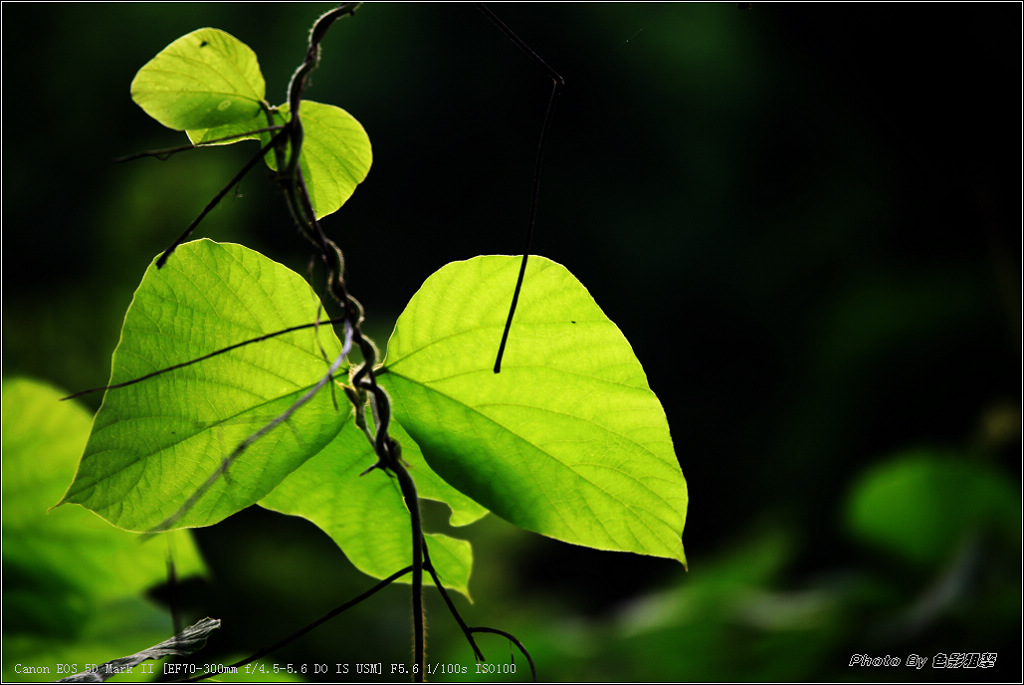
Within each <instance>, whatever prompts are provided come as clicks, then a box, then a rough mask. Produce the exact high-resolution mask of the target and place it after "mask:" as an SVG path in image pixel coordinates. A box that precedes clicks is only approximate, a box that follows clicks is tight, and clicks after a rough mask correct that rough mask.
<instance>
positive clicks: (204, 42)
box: [199, 40, 209, 48]
mask: <svg viewBox="0 0 1024 685" xmlns="http://www.w3.org/2000/svg"><path fill="white" fill-rule="evenodd" d="M207 45H209V43H207V42H206V41H205V40H204V41H203V42H202V43H200V44H199V47H201V48H205V47H206V46H207Z"/></svg>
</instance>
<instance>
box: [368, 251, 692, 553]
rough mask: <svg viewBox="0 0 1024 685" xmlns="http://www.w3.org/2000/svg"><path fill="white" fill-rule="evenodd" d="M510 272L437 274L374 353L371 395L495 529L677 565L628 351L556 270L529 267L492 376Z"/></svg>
mask: <svg viewBox="0 0 1024 685" xmlns="http://www.w3.org/2000/svg"><path fill="white" fill-rule="evenodd" d="M519 264H520V259H519V258H518V257H504V256H488V257H476V258H474V259H471V260H468V261H464V262H456V263H453V264H449V265H447V266H445V267H444V268H442V269H441V270H440V271H438V272H436V273H435V274H433V275H432V276H431V277H430V278H428V279H427V281H426V282H425V283H424V284H423V286H422V287H421V288H420V290H419V292H417V293H416V294H415V295H414V296H413V298H412V300H411V301H410V302H409V305H408V306H407V307H406V309H405V311H404V312H402V315H401V316H400V317H399V319H398V323H397V324H396V326H395V332H394V334H393V335H392V336H391V340H390V342H389V343H388V351H387V357H386V360H385V368H384V370H383V371H382V374H383V375H382V376H381V382H382V383H383V384H384V385H385V386H386V387H387V388H388V390H389V391H390V392H391V395H392V398H393V399H394V411H395V415H396V417H397V418H398V420H399V421H400V422H401V423H402V425H403V426H404V427H405V429H406V430H407V431H408V432H409V434H410V435H411V436H412V437H413V439H414V440H415V441H416V443H417V444H418V445H419V446H420V449H422V451H423V455H424V456H425V457H426V460H427V462H428V463H429V464H430V465H431V467H432V468H433V469H434V470H435V471H437V473H438V474H439V475H440V476H441V477H443V478H444V479H445V480H446V481H448V482H449V483H451V484H452V485H454V486H455V487H456V488H458V489H459V490H461V491H462V492H464V493H466V494H467V495H469V496H470V497H472V498H473V499H475V500H476V501H477V502H479V503H480V504H482V505H484V506H485V507H487V508H488V509H490V510H491V511H493V512H494V513H496V514H498V515H499V516H501V517H502V518H504V519H506V520H508V521H510V522H512V523H515V524H517V525H519V526H521V527H523V528H527V529H529V530H534V531H536V532H539V533H543V534H545V535H549V536H551V537H554V538H558V539H560V540H564V541H567V542H572V543H576V544H581V545H586V546H589V547H595V548H598V549H608V550H622V551H630V552H638V553H641V554H650V555H654V556H662V557H668V558H673V559H678V560H679V561H681V562H683V563H684V564H685V560H686V557H685V555H684V553H683V546H682V542H681V535H682V531H683V524H684V522H685V518H686V506H687V490H686V481H685V479H684V478H683V474H682V471H681V470H680V468H679V463H678V461H677V460H676V457H675V454H674V452H673V449H672V439H671V437H670V435H669V430H668V422H667V421H666V418H665V412H664V410H663V409H662V407H661V404H660V403H659V402H658V398H657V397H655V395H654V393H653V392H651V390H650V388H649V386H648V384H647V377H646V376H645V375H644V371H643V368H642V367H641V366H640V362H639V361H638V360H637V359H636V356H635V355H634V354H633V350H632V348H631V347H630V346H629V343H628V342H627V341H626V339H625V337H623V335H622V333H621V332H620V331H619V329H618V328H617V327H616V326H615V324H613V323H612V322H611V321H609V320H608V317H607V316H605V314H604V313H603V312H602V311H601V309H600V308H599V307H598V306H597V304H596V303H595V302H594V300H593V298H592V297H591V296H590V294H589V293H588V292H587V290H586V289H585V288H584V287H583V286H582V285H581V284H580V282H579V281H578V280H576V278H575V277H573V275H572V274H570V273H569V272H568V271H567V270H566V269H565V268H564V267H562V266H561V265H559V264H556V263H554V262H551V261H549V260H547V259H544V258H542V257H532V258H531V259H530V261H529V268H528V270H527V274H526V280H525V282H524V285H523V290H522V294H521V297H520V301H519V306H518V309H517V311H516V316H515V321H514V323H513V325H512V331H511V336H510V338H509V342H508V347H507V349H506V350H505V356H504V360H503V362H502V367H501V373H498V374H495V373H494V370H493V367H494V360H495V354H496V351H497V347H498V342H499V340H500V339H501V333H502V329H503V327H504V324H505V317H506V314H507V311H508V305H509V300H510V298H511V292H512V288H513V286H514V284H515V280H516V275H517V271H518V269H519Z"/></svg>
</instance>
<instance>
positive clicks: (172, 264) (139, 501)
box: [63, 240, 350, 531]
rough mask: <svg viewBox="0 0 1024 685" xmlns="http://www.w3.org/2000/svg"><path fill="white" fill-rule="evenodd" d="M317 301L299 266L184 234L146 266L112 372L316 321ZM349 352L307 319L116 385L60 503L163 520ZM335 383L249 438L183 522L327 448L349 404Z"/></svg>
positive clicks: (251, 491)
mask: <svg viewBox="0 0 1024 685" xmlns="http://www.w3.org/2000/svg"><path fill="white" fill-rule="evenodd" d="M318 302H319V301H318V299H317V297H316V295H315V293H313V291H312V290H311V289H310V287H309V285H307V284H306V282H305V281H304V280H303V279H302V278H301V277H300V276H299V275H298V274H296V273H295V272H293V271H291V270H290V269H288V268H286V267H284V266H282V265H281V264H278V263H276V262H273V261H271V260H269V259H267V258H266V257H263V256H262V255H260V254H259V253H257V252H254V251H252V250H249V249H247V248H245V247H242V246H240V245H232V244H218V243H214V242H212V241H210V240H200V241H196V242H192V243H186V244H185V245H182V246H181V247H179V248H178V249H177V251H176V252H175V253H174V256H173V257H172V258H171V260H170V261H169V262H168V263H167V265H166V266H165V267H164V268H163V269H157V268H156V265H155V262H154V264H152V265H150V267H149V269H148V270H147V271H146V274H145V276H144V277H143V279H142V283H141V284H140V285H139V289H138V290H137V291H136V293H135V297H134V299H133V300H132V303H131V305H130V306H129V308H128V312H127V314H126V315H125V322H124V326H123V328H122V330H121V341H120V342H119V343H118V346H117V349H116V350H115V351H114V356H113V362H112V371H111V377H110V384H111V385H114V384H118V383H123V382H126V381H129V380H132V379H134V378H138V377H140V376H143V375H146V374H149V373H152V372H154V371H157V370H160V369H164V368H167V367H170V366H174V365H176V364H181V363H183V362H188V361H190V360H193V359H195V358H197V357H200V356H203V355H207V354H209V353H211V352H214V351H216V350H218V349H221V348H224V347H227V346H230V345H234V344H236V343H239V342H242V341H244V340H249V339H252V338H255V337H259V336H261V335H265V334H268V333H271V332H275V331H279V330H282V329H285V328H290V327H293V326H299V325H302V324H308V323H311V322H313V321H314V320H315V319H316V316H317V313H318ZM318 338H319V340H318ZM320 345H322V346H323V350H324V353H325V354H326V357H327V360H328V361H325V360H324V357H323V356H322V355H321V350H320ZM340 350H341V345H340V343H339V341H338V339H337V338H336V337H335V336H334V334H333V332H332V331H331V330H330V329H329V328H328V327H321V328H320V329H319V331H318V330H317V329H314V328H306V329H302V330H299V331H295V332H292V333H288V334H285V335H281V336H278V337H275V338H272V339H268V340H265V341H262V342H260V343H258V344H253V345H247V346H244V347H239V348H237V349H234V350H232V351H230V352H227V353H225V354H222V355H219V356H216V357H212V358H210V359H207V360H204V361H202V362H199V363H196V364H192V365H190V366H185V367H182V368H179V369H175V370H173V371H170V372H168V373H164V374H161V375H158V376H154V377H152V378H149V379H147V380H145V381H143V382H141V383H137V384H134V385H129V386H126V387H123V388H116V389H111V390H108V391H107V392H106V395H105V396H104V399H103V405H102V406H101V407H100V410H99V412H98V413H97V415H96V419H95V422H94V424H93V429H92V434H91V435H90V437H89V443H88V445H87V446H86V449H85V454H84V455H83V456H82V461H81V464H80V466H79V469H78V474H77V475H76V476H75V480H74V482H73V483H72V484H71V487H70V489H69V490H68V492H67V494H66V495H65V497H64V500H63V501H64V502H77V503H79V504H82V505H83V506H86V507H88V508H89V509H92V510H93V511H95V512H96V513H98V514H100V515H101V516H103V517H104V518H105V519H107V520H108V521H110V522H111V523H114V524H115V525H118V526H120V527H122V528H127V529H129V530H139V531H143V530H147V529H150V528H152V527H154V526H156V525H158V524H159V523H161V522H162V521H164V520H165V519H166V518H167V517H169V516H171V515H172V514H174V513H175V512H177V511H178V509H179V508H180V507H181V506H182V505H183V504H184V503H185V502H186V500H187V499H188V498H189V497H190V496H191V495H192V494H193V493H195V492H196V490H197V488H199V487H200V485H201V484H203V483H204V482H205V481H206V480H207V478H208V477H209V476H210V475H211V474H213V473H214V472H215V471H216V470H217V469H218V468H220V465H221V463H222V460H223V459H224V458H225V457H226V456H228V455H229V454H230V453H231V451H232V450H233V449H234V448H235V447H236V446H238V445H239V444H240V443H241V442H242V441H243V440H245V439H246V438H247V437H248V436H250V435H251V434H252V433H254V432H255V431H257V430H258V429H260V428H262V427H263V426H265V425H266V424H268V423H269V422H271V421H272V420H273V419H275V418H276V417H278V416H279V415H280V414H282V413H283V412H284V411H285V410H287V409H288V408H289V407H290V406H291V405H292V404H293V403H294V402H295V401H296V400H297V399H299V398H300V397H302V396H303V395H304V394H305V393H306V392H307V391H308V390H309V389H310V388H311V387H312V386H314V385H315V384H316V383H317V382H318V381H319V380H320V378H322V377H323V375H324V374H325V373H326V371H327V367H328V365H329V363H330V361H333V360H334V359H335V358H336V357H337V355H338V354H339V352H340ZM331 395H332V388H330V387H325V388H324V389H323V390H321V391H320V392H319V393H317V394H316V395H315V396H314V397H313V399H311V400H310V401H309V402H308V403H306V404H305V405H303V406H302V407H300V408H299V409H298V410H297V411H296V412H295V413H294V414H293V415H292V416H291V418H290V419H288V421H286V422H284V423H282V424H281V425H279V426H277V427H276V428H274V429H273V430H271V431H270V432H269V433H267V434H266V435H265V436H264V437H263V438H262V439H260V440H258V441H256V442H254V443H253V444H252V445H250V446H249V448H248V449H247V450H246V451H245V452H244V453H242V455H241V456H240V457H239V458H238V459H237V461H235V462H234V464H233V465H232V466H231V468H230V471H229V474H228V478H223V477H222V478H220V479H219V480H217V481H216V483H215V484H214V485H213V487H212V488H211V489H210V490H209V491H208V492H207V493H206V494H205V496H203V497H202V498H201V499H200V500H199V501H198V502H197V503H196V504H195V506H194V507H192V509H191V510H190V511H189V513H188V514H187V515H186V516H185V517H184V518H183V519H181V520H180V521H179V522H178V525H179V526H182V527H183V526H203V525H210V524H213V523H216V522H217V521H220V520H221V519H223V518H225V517H226V516H229V515H231V514H233V513H234V512H236V511H238V510H240V509H243V508H244V507H247V506H249V505H250V504H253V503H254V502H256V501H257V500H259V499H260V498H262V497H263V496H264V495H266V494H267V493H268V492H270V491H271V490H272V489H273V488H274V487H275V486H276V485H277V484H278V483H279V482H280V481H281V480H282V479H283V478H284V477H285V476H286V475H288V474H289V473H290V472H291V471H293V470H294V469H295V468H296V467H298V466H299V465H300V464H302V463H303V462H304V461H305V460H306V459H308V458H309V457H311V456H313V455H314V454H316V453H317V452H319V451H320V450H321V449H322V448H323V447H324V446H325V445H327V444H328V443H329V442H330V441H331V440H332V439H333V438H334V436H335V435H337V433H338V431H339V430H341V428H342V426H343V425H344V423H345V422H346V421H347V420H348V418H349V415H350V412H348V411H347V407H348V406H349V405H348V403H347V402H345V400H344V398H341V400H340V401H339V403H338V406H339V407H341V410H340V411H339V410H338V409H336V407H335V405H334V403H333V402H332V396H331Z"/></svg>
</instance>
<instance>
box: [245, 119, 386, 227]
mask: <svg viewBox="0 0 1024 685" xmlns="http://www.w3.org/2000/svg"><path fill="white" fill-rule="evenodd" d="M279 112H280V114H281V115H282V116H283V121H288V120H290V118H291V110H290V109H289V107H288V104H287V103H286V104H284V105H281V107H280V108H279ZM301 112H302V130H303V132H304V135H303V141H302V155H301V157H300V159H299V167H300V168H301V169H302V177H303V178H304V179H305V181H306V187H307V189H308V190H309V197H310V201H311V202H312V204H313V210H314V212H315V213H316V217H317V218H318V219H320V218H323V217H325V216H327V215H328V214H333V213H334V212H336V211H338V208H339V207H341V206H342V205H343V204H345V202H346V200H348V199H349V198H350V197H352V193H353V192H355V189H356V186H357V185H359V184H360V183H362V182H363V179H365V178H366V174H367V173H369V171H370V164H371V163H372V162H373V152H372V150H371V149H370V138H369V137H368V136H367V135H366V131H365V130H364V129H363V126H362V124H360V123H359V122H358V121H356V119H355V118H354V117H353V116H352V115H351V114H349V113H348V112H346V111H345V110H343V109H341V108H340V107H335V106H334V105H324V104H321V103H319V102H313V101H312V100H303V101H302V110H301ZM282 123H283V122H282ZM272 136H273V133H263V134H261V135H260V140H261V144H263V145H266V144H267V143H268V142H269V141H270V138H271V137H272ZM267 165H268V166H269V167H270V168H271V169H274V170H275V171H276V170H277V160H276V159H275V157H274V152H273V151H270V152H268V153H267Z"/></svg>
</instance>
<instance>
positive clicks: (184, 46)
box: [131, 28, 266, 131]
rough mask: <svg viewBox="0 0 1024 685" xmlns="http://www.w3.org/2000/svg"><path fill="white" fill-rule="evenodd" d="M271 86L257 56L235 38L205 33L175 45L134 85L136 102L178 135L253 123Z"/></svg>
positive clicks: (151, 63)
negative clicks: (231, 124)
mask: <svg viewBox="0 0 1024 685" xmlns="http://www.w3.org/2000/svg"><path fill="white" fill-rule="evenodd" d="M265 91H266V84H265V83H264V81H263V74H262V73H261V72H260V65H259V62H257V60H256V53H254V52H253V51H252V49H251V48H250V47H249V46H248V45H246V44H245V43H243V42H241V41H240V40H238V39H237V38H235V37H234V36H232V35H230V34H228V33H225V32H224V31H220V30H218V29H211V28H203V29H198V30H196V31H193V32H192V33H189V34H187V35H184V36H182V37H181V38H179V39H178V40H176V41H174V42H173V43H171V44H170V45H168V46H167V47H166V48H164V49H163V50H161V51H160V52H159V53H158V54H157V56H156V57H154V58H153V59H152V60H150V61H149V62H148V63H146V65H145V66H143V67H142V68H141V69H140V70H139V73H137V74H136V75H135V79H134V80H133V81H132V86H131V93H132V100H134V101H135V103H136V104H137V105H139V107H141V108H142V109H143V110H144V111H145V112H146V114H148V115H149V116H151V117H153V118H154V119H156V120H157V121H159V122H160V123H161V124H163V125H164V126H167V127H168V128H173V129H175V130H177V131H184V130H193V129H205V128H213V127H216V126H223V125H225V124H230V123H236V122H241V121H246V120H248V119H252V118H253V117H255V116H257V115H258V114H259V113H260V110H261V108H262V107H263V97H264V93H265Z"/></svg>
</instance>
